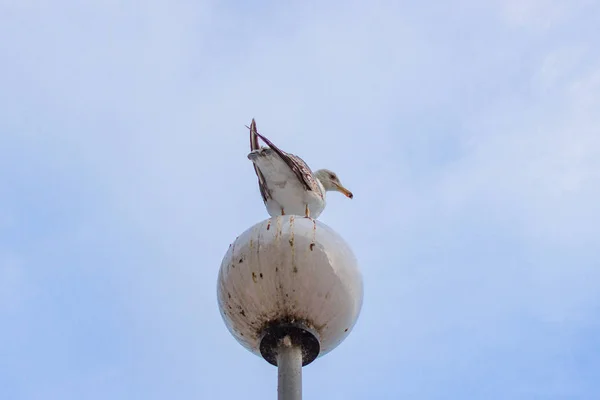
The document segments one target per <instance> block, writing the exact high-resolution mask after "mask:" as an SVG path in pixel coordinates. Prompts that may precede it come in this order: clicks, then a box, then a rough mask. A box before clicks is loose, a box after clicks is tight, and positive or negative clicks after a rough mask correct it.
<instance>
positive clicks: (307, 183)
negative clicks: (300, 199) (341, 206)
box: [254, 129, 321, 193]
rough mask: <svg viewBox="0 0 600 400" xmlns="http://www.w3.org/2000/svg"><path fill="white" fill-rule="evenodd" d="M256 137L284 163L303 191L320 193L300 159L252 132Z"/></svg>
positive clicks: (306, 166)
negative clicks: (302, 187)
mask: <svg viewBox="0 0 600 400" xmlns="http://www.w3.org/2000/svg"><path fill="white" fill-rule="evenodd" d="M254 132H255V133H256V136H258V137H259V138H261V139H262V140H263V141H264V142H265V143H266V144H267V145H268V146H269V147H270V148H271V149H273V151H274V152H275V153H277V155H278V156H279V158H281V159H282V160H283V162H284V163H286V165H287V166H288V167H290V169H291V170H292V171H293V172H294V174H295V175H296V177H297V178H298V180H299V181H300V183H301V184H302V186H304V189H306V190H311V191H313V192H317V193H321V190H320V188H319V185H318V183H317V181H316V179H315V177H314V176H313V173H312V171H311V169H310V167H309V166H308V165H307V164H306V163H305V162H304V160H302V159H301V158H300V157H298V156H295V155H293V154H288V153H286V152H285V151H283V150H281V149H280V148H279V147H277V146H275V145H274V144H273V142H271V141H270V140H269V139H267V138H266V137H264V136H263V135H261V134H260V133H258V132H257V131H256V129H255V130H254Z"/></svg>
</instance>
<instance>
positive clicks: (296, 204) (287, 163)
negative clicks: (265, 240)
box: [246, 118, 354, 219]
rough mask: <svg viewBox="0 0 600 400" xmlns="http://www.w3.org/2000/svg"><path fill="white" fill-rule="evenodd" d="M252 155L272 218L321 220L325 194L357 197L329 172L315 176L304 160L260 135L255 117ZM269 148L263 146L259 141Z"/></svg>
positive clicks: (252, 130)
mask: <svg viewBox="0 0 600 400" xmlns="http://www.w3.org/2000/svg"><path fill="white" fill-rule="evenodd" d="M246 128H248V129H250V153H249V154H248V159H249V160H250V161H252V163H253V165H254V171H255V172H256V176H257V177H258V187H259V190H260V194H261V196H262V199H263V202H264V203H265V206H266V208H267V212H268V213H269V215H270V216H271V217H277V216H281V215H298V216H304V217H306V218H312V219H317V218H318V217H319V215H321V213H322V212H323V209H324V208H325V203H326V202H325V193H326V192H331V191H335V192H340V193H342V194H344V195H345V196H346V197H348V198H350V199H352V198H354V195H353V194H352V192H351V191H349V190H348V189H346V188H345V187H344V185H342V183H341V182H340V179H339V178H338V176H337V174H336V173H335V172H333V171H331V170H329V169H319V170H317V171H315V172H314V173H313V172H312V170H311V169H310V167H309V166H308V165H307V164H306V163H305V162H304V160H302V159H301V158H300V157H298V156H296V155H294V154H290V153H286V152H285V151H283V150H281V149H280V148H279V147H277V146H275V145H274V144H273V142H271V141H270V140H269V139H267V138H266V137H264V136H263V135H261V134H260V133H258V131H257V129H256V121H255V120H254V118H253V119H252V122H251V123H250V126H249V127H248V126H246ZM259 138H260V139H262V141H263V142H265V144H266V145H267V146H266V147H265V146H263V147H261V146H260V145H259V143H258V139H259Z"/></svg>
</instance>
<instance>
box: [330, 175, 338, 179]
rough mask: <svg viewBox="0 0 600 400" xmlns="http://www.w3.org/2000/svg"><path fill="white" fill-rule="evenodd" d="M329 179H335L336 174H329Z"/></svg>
mask: <svg viewBox="0 0 600 400" xmlns="http://www.w3.org/2000/svg"><path fill="white" fill-rule="evenodd" d="M329 179H333V180H336V179H337V176H335V174H329Z"/></svg>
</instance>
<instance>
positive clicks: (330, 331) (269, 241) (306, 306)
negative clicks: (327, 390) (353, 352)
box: [217, 215, 363, 400]
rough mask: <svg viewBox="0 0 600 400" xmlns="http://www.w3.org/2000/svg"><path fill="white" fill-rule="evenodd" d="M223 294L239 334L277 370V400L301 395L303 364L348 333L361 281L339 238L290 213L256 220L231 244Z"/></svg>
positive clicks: (226, 313) (222, 274)
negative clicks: (260, 220)
mask: <svg viewBox="0 0 600 400" xmlns="http://www.w3.org/2000/svg"><path fill="white" fill-rule="evenodd" d="M217 297H218V303H219V309H220V311H221V316H222V317H223V320H224V321H225V324H226V326H227V328H228V329H229V331H230V332H231V334H232V335H233V337H234V338H235V339H236V340H237V341H238V342H239V343H240V344H241V345H242V346H244V347H246V348H247V349H248V350H249V351H251V352H253V353H254V354H256V355H258V356H260V357H262V358H264V359H265V360H266V361H267V362H269V363H271V364H273V365H275V366H277V367H278V398H279V400H299V399H301V398H302V367H303V366H304V365H308V364H310V363H311V362H313V361H314V360H315V359H316V358H317V357H320V356H322V355H324V354H326V353H328V352H329V351H331V350H333V349H334V348H335V347H337V346H338V345H339V344H340V343H341V342H342V341H343V340H344V339H345V338H346V336H347V335H348V334H349V333H350V331H351V330H352V327H353V326H354V324H355V323H356V320H357V318H358V315H359V313H360V309H361V306H362V298H363V283H362V277H361V274H360V271H359V269H358V266H357V263H356V258H355V257H354V255H353V253H352V251H351V249H350V247H349V246H348V245H347V244H346V242H345V241H344V240H343V239H342V238H341V236H340V235H338V234H337V233H336V232H335V231H333V230H332V229H331V228H330V227H328V226H327V225H325V224H324V223H322V222H320V221H317V220H313V219H311V218H305V217H300V216H294V215H289V216H280V217H276V218H270V219H267V220H265V221H262V222H259V223H257V224H256V225H254V226H252V227H251V228H249V229H248V230H246V231H245V232H244V233H243V234H241V235H240V236H239V237H238V238H237V239H236V240H235V241H234V242H233V243H232V244H231V245H230V246H229V249H228V251H227V253H226V254H225V257H224V258H223V261H222V263H221V269H220V271H219V277H218V282H217Z"/></svg>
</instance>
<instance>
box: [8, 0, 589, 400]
mask: <svg viewBox="0 0 600 400" xmlns="http://www.w3.org/2000/svg"><path fill="white" fill-rule="evenodd" d="M598 37H600V3H598V2H597V1H593V0H589V1H588V0H573V1H569V2H566V1H559V0H491V1H487V2H480V1H475V0H464V1H454V2H449V1H441V2H407V1H392V0H389V1H385V0H374V1H372V2H366V1H362V2H360V1H336V0H334V1H329V2H318V1H302V2H300V1H290V2H275V1H254V2H242V1H221V2H216V1H204V0H197V1H187V0H173V1H169V2H167V1H156V0H148V1H144V2H141V1H138V2H124V1H120V0H107V1H102V2H92V1H79V0H77V1H75V0H56V1H50V0H0V54H1V55H2V56H1V60H2V61H1V62H0V398H2V399H7V400H21V399H23V400H25V399H26V400H30V399H32V400H33V399H44V400H46V399H60V400H68V399H91V400H93V399H107V398H110V399H115V400H118V399H145V400H146V399H147V400H153V399H167V398H175V399H221V398H223V399H233V398H241V397H243V398H245V399H248V400H252V399H268V398H271V399H274V398H276V369H275V368H274V367H273V366H271V365H270V364H268V363H266V362H265V361H264V360H262V359H260V358H259V357H256V356H254V355H253V354H251V353H250V352H248V351H247V350H245V349H244V348H243V347H242V346H240V345H239V344H238V343H237V342H236V341H235V340H234V339H233V337H232V336H231V335H230V334H229V332H228V331H227V328H226V327H225V325H224V323H223V321H222V319H221V316H220V314H219V311H218V307H217V301H216V280H217V274H218V269H219V266H220V263H221V259H222V257H223V256H224V255H225V252H226V251H227V248H228V246H229V243H231V242H232V241H233V240H234V239H235V237H236V236H237V235H239V234H240V233H242V232H243V231H245V230H246V229H247V228H248V227H250V226H251V225H253V224H255V223H257V222H259V221H261V220H263V219H265V218H267V213H266V210H265V208H264V205H263V203H262V201H261V198H260V194H259V191H258V187H257V182H256V177H255V175H254V170H253V168H252V165H251V163H250V161H249V160H248V159H247V158H246V155H247V153H248V150H249V142H248V131H247V129H246V128H245V127H244V125H246V124H248V123H249V122H250V120H251V118H253V117H254V118H256V121H257V124H258V129H259V131H260V132H261V133H263V134H264V135H266V136H267V137H269V138H270V139H271V140H273V142H275V143H276V144H277V145H279V146H280V147H282V148H283V149H284V150H287V151H289V152H292V153H294V154H298V155H300V156H302V157H303V158H304V159H305V160H306V161H307V162H308V164H309V165H311V166H312V167H313V168H314V169H318V168H323V167H325V168H329V169H332V170H334V171H335V172H336V173H337V174H338V175H339V176H340V178H341V180H342V182H343V183H344V184H345V185H346V186H347V187H348V188H349V189H350V190H352V192H353V193H354V195H355V196H354V199H353V200H348V199H347V198H345V197H343V196H342V195H340V194H336V193H333V194H330V195H329V196H328V206H327V208H326V209H325V211H324V212H323V214H322V215H321V217H319V219H320V220H321V221H322V222H323V223H325V224H327V225H329V226H331V227H332V228H333V229H335V230H336V231H337V232H338V233H339V234H340V235H341V236H342V237H344V238H345V240H346V241H347V242H348V244H349V245H350V246H351V247H352V248H353V250H354V252H355V255H356V257H357V259H358V262H359V265H360V268H361V271H362V274H363V279H364V302H363V307H362V312H361V315H360V317H359V320H358V322H357V324H356V326H355V327H354V329H353V331H352V332H351V333H350V335H349V336H348V338H347V339H346V340H345V341H344V342H343V343H342V344H341V345H340V346H339V347H338V348H337V349H335V350H334V351H332V352H331V353H329V354H327V355H326V356H324V357H322V358H319V359H317V360H316V361H315V362H314V363H312V364H310V365H309V366H307V367H306V368H304V370H303V373H304V396H305V398H307V399H316V398H323V399H324V398H327V399H344V400H350V399H367V398H378V399H401V398H406V399H489V400H495V399H511V400H518V399H527V400H529V399H570V400H574V399H598V398H600V380H598V376H599V374H600V358H599V357H598V354H600V228H599V225H600V201H599V199H600V114H599V113H598V110H599V109H600V48H599V47H598V44H597V38H598Z"/></svg>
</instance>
